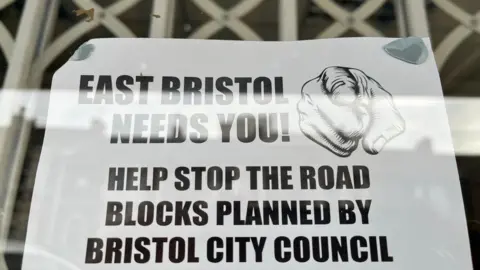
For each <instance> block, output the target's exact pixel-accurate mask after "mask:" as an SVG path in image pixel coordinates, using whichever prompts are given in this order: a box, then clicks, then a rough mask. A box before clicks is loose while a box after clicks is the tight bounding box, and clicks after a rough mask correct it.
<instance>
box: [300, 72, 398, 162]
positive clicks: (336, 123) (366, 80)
mask: <svg viewBox="0 0 480 270" xmlns="http://www.w3.org/2000/svg"><path fill="white" fill-rule="evenodd" d="M297 109H298V112H299V116H300V119H299V121H300V129H301V130H302V132H303V134H305V136H307V137H308V138H309V139H310V140H312V141H314V142H315V143H317V144H319V145H321V146H323V147H324V148H326V149H328V150H329V151H331V152H332V153H334V154H336V155H338V156H341V157H348V156H350V155H351V154H352V153H353V151H355V150H356V149H357V147H358V144H359V142H360V140H361V141H362V146H363V148H364V149H365V151H366V152H367V153H369V154H372V155H375V154H378V153H379V152H380V151H381V150H382V149H383V147H384V146H385V144H387V143H388V142H389V141H391V140H392V139H393V138H395V137H397V136H398V135H400V134H401V133H403V131H404V130H405V121H404V120H403V118H402V116H401V115H400V113H399V112H398V110H397V109H396V108H395V105H394V103H393V99H392V96H391V94H390V93H389V92H387V91H386V90H385V89H383V87H382V86H381V85H380V84H379V83H378V82H377V81H375V80H374V79H372V78H370V77H369V76H367V75H366V74H365V73H364V72H363V71H361V70H358V69H354V68H346V67H328V68H326V69H325V70H323V71H322V73H321V74H320V76H318V77H316V78H313V79H312V80H309V81H307V82H306V83H305V84H304V85H303V87H302V98H301V100H300V101H299V102H298V105H297Z"/></svg>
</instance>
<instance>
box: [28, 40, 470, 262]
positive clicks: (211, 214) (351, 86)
mask: <svg viewBox="0 0 480 270" xmlns="http://www.w3.org/2000/svg"><path fill="white" fill-rule="evenodd" d="M392 40H393V39H386V38H354V39H330V40H313V41H301V42H237V41H201V40H165V39H97V40H92V41H90V42H89V44H90V45H89V50H90V51H89V52H87V53H86V56H85V57H84V58H85V59H83V60H82V59H78V58H77V59H73V60H71V61H69V62H67V63H66V64H65V65H64V66H63V67H62V68H61V69H60V70H59V71H57V72H56V73H55V76H54V80H53V84H52V91H51V96H50V104H49V112H48V119H47V129H46V134H45V139H44V144H43V149H42V154H41V158H40V164H39V166H38V172H37V177H36V182H35V190H34V195H33V200H32V206H31V213H30V219H29V224H28V234H27V247H26V254H25V257H24V261H23V269H25V270H33V269H49V270H52V269H69V267H73V265H74V266H75V267H76V268H72V269H77V268H78V269H115V270H119V269H128V270H134V269H169V270H175V269H209V270H215V269H249V270H255V269H278V270H282V269H292V268H296V267H302V268H303V269H319V268H321V269H369V270H372V269H382V270H385V269H409V270H416V269H418V270H427V269H436V270H452V269H456V270H467V269H472V264H471V258H470V248H469V244H468V235H467V230H466V222H465V215H464V209H463V202H462V196H461V191H460V185H459V179H458V173H457V168H456V164H455V159H454V153H453V147H452V142H451V137H450V131H449V126H448V122H447V115H446V112H445V106H444V102H443V97H442V90H441V85H440V80H439V75H438V72H437V68H436V65H435V61H434V59H433V57H432V56H431V55H433V53H432V51H431V48H430V41H429V40H428V39H425V40H424V41H425V43H426V44H427V47H428V48H429V50H430V51H429V53H430V57H429V58H428V60H427V61H426V62H425V63H423V64H421V65H413V64H408V63H406V62H402V61H400V60H398V59H395V58H393V57H390V56H389V55H388V54H387V53H386V52H385V51H383V49H382V47H383V46H384V45H385V44H387V43H389V42H391V41H392ZM79 89H81V90H79ZM415 97H422V98H425V97H428V98H430V99H431V100H436V102H432V104H429V105H428V106H423V107H422V106H412V105H411V104H409V103H408V102H405V100H412V98H415ZM425 108H426V109H425ZM72 122H75V123H76V126H77V127H79V128H78V129H67V128H65V129H59V128H58V127H61V126H65V127H67V126H72V125H69V123H72ZM425 140H428V141H430V142H431V144H434V145H440V146H441V147H442V148H443V149H444V151H443V152H444V153H447V155H437V154H436V153H433V152H432V150H431V149H430V148H429V147H424V146H422V145H423V144H422V142H424V141H425ZM33 247H35V249H40V250H43V251H45V252H47V253H48V254H53V255H52V257H48V258H43V259H39V257H38V256H34V255H31V252H30V251H32V250H34V248H33ZM65 262H67V263H65ZM65 264H68V265H70V266H68V267H67V266H65Z"/></svg>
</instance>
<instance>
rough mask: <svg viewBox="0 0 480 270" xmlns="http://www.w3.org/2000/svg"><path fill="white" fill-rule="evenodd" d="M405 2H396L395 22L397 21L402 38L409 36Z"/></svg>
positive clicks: (400, 0) (401, 0)
mask: <svg viewBox="0 0 480 270" xmlns="http://www.w3.org/2000/svg"><path fill="white" fill-rule="evenodd" d="M403 1H404V0H394V2H393V4H394V7H395V20H396V21H397V26H398V33H399V36H400V37H406V36H407V22H406V17H407V15H406V11H405V4H404V3H403Z"/></svg>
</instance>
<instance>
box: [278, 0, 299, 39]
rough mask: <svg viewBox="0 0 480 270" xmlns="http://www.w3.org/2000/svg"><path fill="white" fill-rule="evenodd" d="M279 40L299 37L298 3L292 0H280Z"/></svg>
mask: <svg viewBox="0 0 480 270" xmlns="http://www.w3.org/2000/svg"><path fill="white" fill-rule="evenodd" d="M278 22H279V35H278V37H279V40H285V41H292V40H297V39H298V3H297V1H292V0H279V7H278Z"/></svg>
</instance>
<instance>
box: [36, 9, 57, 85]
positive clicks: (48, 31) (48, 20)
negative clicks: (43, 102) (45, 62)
mask: <svg viewBox="0 0 480 270" xmlns="http://www.w3.org/2000/svg"><path fill="white" fill-rule="evenodd" d="M59 7H60V0H49V1H48V6H47V10H46V15H45V16H44V20H43V25H42V29H43V31H42V32H41V35H40V36H39V41H38V44H37V51H36V52H35V57H37V56H38V55H39V54H41V53H43V51H44V50H45V48H46V47H47V45H48V44H49V43H50V41H51V38H52V35H53V31H54V29H55V23H56V21H57V16H56V14H58V8H59ZM42 78H43V70H32V71H31V73H30V77H29V87H32V88H40V87H41V84H42Z"/></svg>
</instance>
